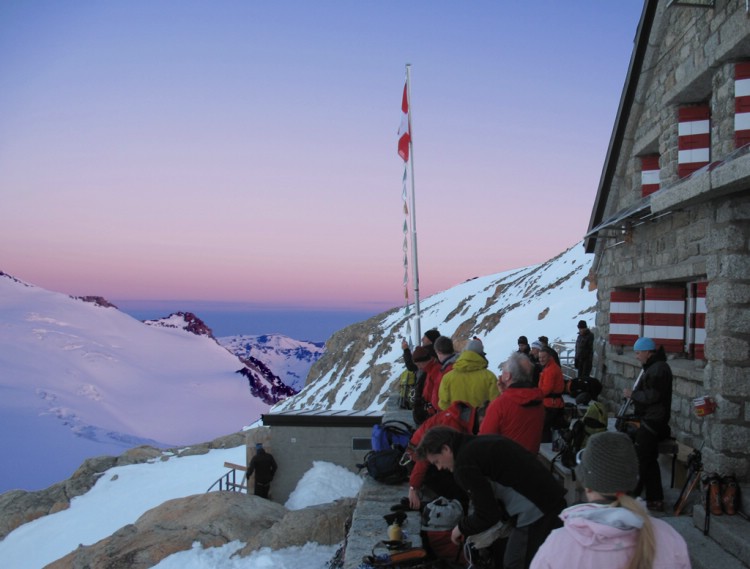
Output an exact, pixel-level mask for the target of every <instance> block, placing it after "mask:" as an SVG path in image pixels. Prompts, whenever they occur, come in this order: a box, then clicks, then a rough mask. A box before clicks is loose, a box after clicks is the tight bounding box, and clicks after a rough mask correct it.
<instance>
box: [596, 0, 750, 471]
mask: <svg viewBox="0 0 750 569" xmlns="http://www.w3.org/2000/svg"><path fill="white" fill-rule="evenodd" d="M584 247H585V248H586V251H587V252H588V253H593V254H594V261H593V265H592V270H591V275H590V280H591V282H592V283H593V284H595V285H596V287H597V290H598V293H597V317H596V325H597V331H598V333H599V334H598V335H599V337H600V338H601V339H603V342H604V345H603V346H601V347H602V348H603V354H604V357H603V363H604V369H603V370H601V371H603V372H604V373H603V374H602V377H603V378H605V382H604V383H605V392H604V394H603V396H604V397H605V398H606V399H607V400H608V401H609V402H611V403H612V405H613V406H616V405H617V404H619V402H620V401H621V398H622V389H623V388H624V387H626V386H628V387H629V386H631V385H632V382H633V380H634V379H635V377H636V376H637V374H638V371H639V365H638V363H637V361H636V360H635V358H634V356H633V353H632V346H633V342H634V341H635V339H636V338H637V337H638V336H641V335H643V336H650V337H652V338H654V339H655V340H656V342H657V344H661V345H663V346H664V348H665V350H666V351H667V352H668V356H669V358H670V360H669V363H670V366H671V367H672V371H673V374H674V378H675V379H674V393H673V401H672V421H671V426H672V431H673V435H674V436H676V438H677V439H678V440H679V441H680V442H682V443H684V444H686V445H688V446H690V447H693V448H702V453H703V460H704V464H705V468H706V469H707V470H709V471H717V472H720V473H722V474H730V473H731V474H734V475H736V476H737V477H738V478H739V479H740V480H742V481H743V482H744V484H743V485H745V484H747V483H748V482H750V4H749V3H748V2H747V1H746V0H658V1H657V0H646V1H645V2H644V8H643V13H642V16H641V20H640V23H639V27H638V31H637V34H636V38H635V44H634V49H633V55H632V57H631V61H630V67H629V70H628V76H627V79H626V82H625V85H624V88H623V94H622V97H621V100H620V106H619V109H618V113H617V118H616V122H615V125H614V128H613V131H612V137H611V140H610V144H609V148H608V151H607V156H606V159H605V163H604V167H603V169H602V175H601V179H600V183H599V189H598V193H597V197H596V201H595V203H594V207H593V211H592V214H591V220H590V223H589V228H588V233H587V234H586V237H585V240H584ZM704 395H708V396H711V397H713V398H714V399H715V400H716V401H717V402H718V409H717V411H716V413H714V414H712V415H708V416H704V417H699V416H697V415H696V413H695V412H694V407H693V400H694V399H695V398H697V397H700V396H704Z"/></svg>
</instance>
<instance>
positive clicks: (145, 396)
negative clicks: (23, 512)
mask: <svg viewBox="0 0 750 569" xmlns="http://www.w3.org/2000/svg"><path fill="white" fill-rule="evenodd" d="M168 321H169V325H167V324H166V323H164V322H162V323H161V324H159V323H156V322H152V323H151V324H152V325H145V324H144V323H142V322H140V321H138V320H136V319H134V318H132V317H130V316H128V315H127V314H124V313H123V312H120V311H119V310H117V309H116V308H114V307H113V306H112V305H109V303H107V302H105V301H103V299H98V298H86V299H82V298H72V297H70V296H67V295H64V294H60V293H56V292H50V291H47V290H44V289H42V288H39V287H35V286H32V285H30V284H27V283H24V282H22V281H20V280H18V279H16V278H13V277H11V276H9V275H7V274H4V273H0V394H1V395H0V427H2V428H1V429H0V454H1V455H2V456H4V457H6V459H12V461H13V463H14V468H4V469H2V471H0V492H3V491H6V490H9V489H12V488H23V489H28V490H32V489H39V488H43V487H46V486H49V485H50V484H52V483H54V482H58V481H60V480H63V479H65V478H67V477H69V476H70V475H71V474H72V473H73V472H74V471H75V469H76V468H77V467H78V466H79V465H80V464H81V462H82V461H83V460H84V459H85V458H87V457H92V456H100V455H119V454H121V453H122V452H123V451H124V450H125V449H127V448H131V447H134V446H138V445H142V444H150V445H153V446H159V447H167V446H176V445H188V444H193V443H199V442H205V441H209V440H212V439H214V438H217V437H220V436H223V435H227V434H230V433H233V432H237V431H240V430H242V429H243V427H245V426H246V425H249V424H252V423H253V422H255V421H256V420H257V419H258V418H259V417H260V415H261V414H262V413H264V412H266V410H267V409H268V408H269V403H268V402H265V401H263V400H262V399H259V398H258V397H256V396H254V395H253V391H251V389H250V386H248V379H247V378H246V377H243V375H240V374H238V373H237V372H238V371H239V370H241V369H247V368H246V366H245V364H244V363H243V362H242V361H241V360H240V359H239V358H238V357H237V356H235V355H233V354H232V353H230V352H229V351H228V350H227V349H225V348H223V347H222V346H221V345H219V344H218V343H217V342H216V341H215V340H214V339H213V338H212V337H210V331H209V333H208V334H200V335H196V334H195V333H192V332H188V331H187V330H186V328H187V327H189V326H190V324H191V322H188V321H187V320H186V319H185V317H184V315H183V316H177V315H173V316H171V317H170V318H169V319H168ZM192 323H193V324H195V321H193V322H192ZM273 380H274V378H270V379H268V378H265V379H263V378H260V376H258V377H256V381H257V382H258V383H262V384H263V385H262V387H263V388H264V389H265V390H266V391H269V390H272V389H273V388H274V387H278V385H283V384H281V382H280V381H279V380H278V378H275V383H274V381H273ZM263 382H265V383H263ZM276 400H278V399H274V401H276Z"/></svg>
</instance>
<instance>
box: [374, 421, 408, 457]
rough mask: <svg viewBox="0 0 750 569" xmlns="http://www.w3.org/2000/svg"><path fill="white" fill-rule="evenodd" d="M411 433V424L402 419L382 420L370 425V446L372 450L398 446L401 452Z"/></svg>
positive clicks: (406, 444)
mask: <svg viewBox="0 0 750 569" xmlns="http://www.w3.org/2000/svg"><path fill="white" fill-rule="evenodd" d="M413 434H414V429H413V428H412V426H411V425H409V424H407V423H404V422H403V421H384V422H382V423H380V424H378V425H373V426H372V441H371V448H372V450H374V451H379V450H387V449H394V448H399V449H401V452H402V453H403V452H404V451H405V450H406V447H407V446H409V441H410V440H411V436H412V435H413Z"/></svg>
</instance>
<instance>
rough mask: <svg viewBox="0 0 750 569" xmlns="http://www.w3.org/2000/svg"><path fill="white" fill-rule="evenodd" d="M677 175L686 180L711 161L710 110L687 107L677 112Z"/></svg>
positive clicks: (706, 106)
mask: <svg viewBox="0 0 750 569" xmlns="http://www.w3.org/2000/svg"><path fill="white" fill-rule="evenodd" d="M678 120H679V125H678V130H677V135H678V140H677V147H678V155H677V175H678V176H679V177H680V178H686V177H688V176H689V175H690V174H692V173H693V172H695V171H696V170H700V169H701V168H703V166H705V165H706V164H708V163H709V161H710V159H711V110H710V109H709V107H708V105H689V106H684V107H680V108H679V110H678Z"/></svg>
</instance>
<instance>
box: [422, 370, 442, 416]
mask: <svg viewBox="0 0 750 569" xmlns="http://www.w3.org/2000/svg"><path fill="white" fill-rule="evenodd" d="M424 373H425V380H424V387H423V388H422V399H424V400H425V401H426V402H427V403H429V404H430V405H432V406H433V407H434V408H435V409H438V406H437V397H438V388H439V386H440V378H441V377H442V375H441V371H440V362H439V361H437V360H435V359H433V360H430V361H429V362H428V363H427V365H426V366H425V367H424ZM433 398H434V399H435V403H434V404H433V403H432V400H433Z"/></svg>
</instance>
